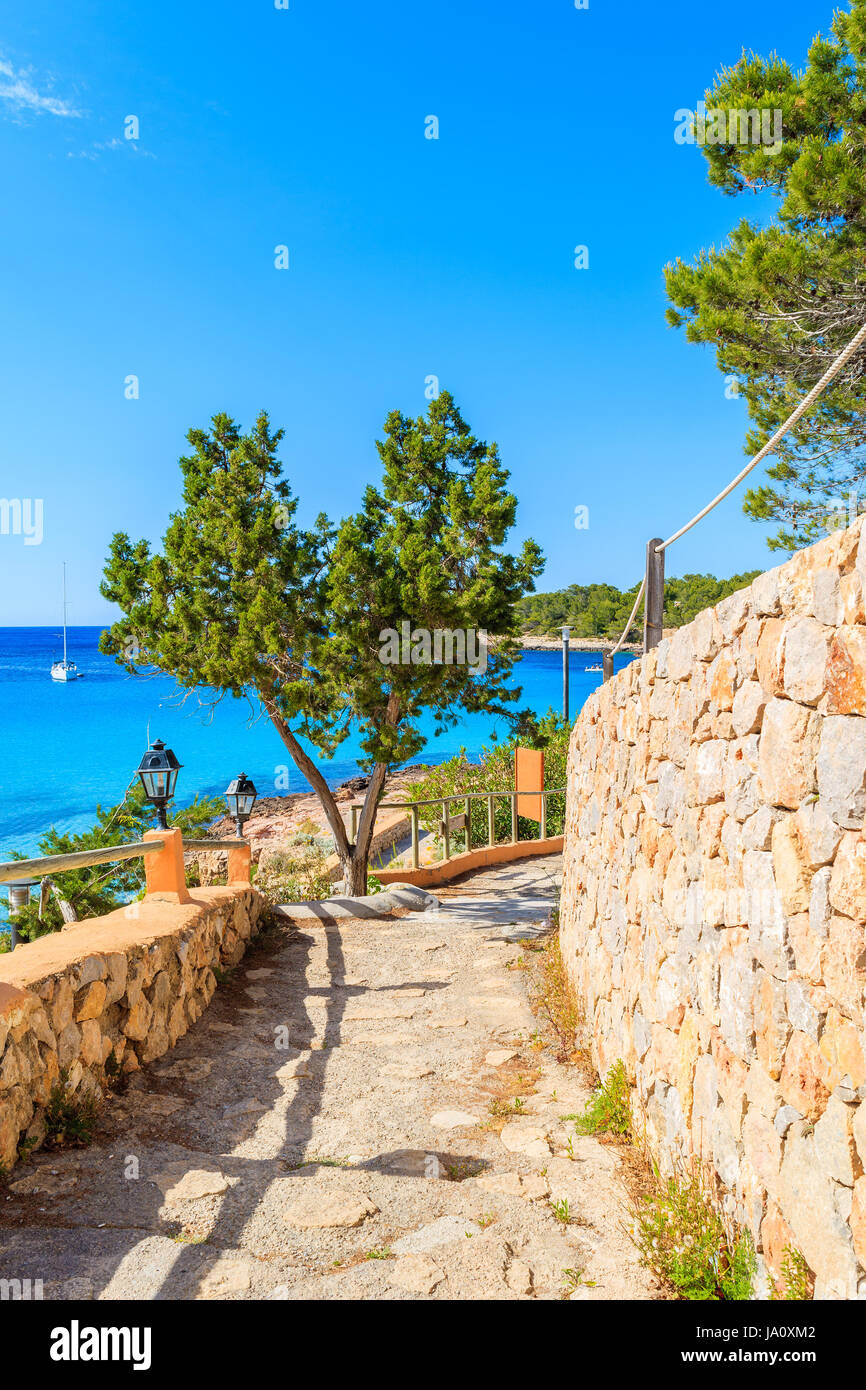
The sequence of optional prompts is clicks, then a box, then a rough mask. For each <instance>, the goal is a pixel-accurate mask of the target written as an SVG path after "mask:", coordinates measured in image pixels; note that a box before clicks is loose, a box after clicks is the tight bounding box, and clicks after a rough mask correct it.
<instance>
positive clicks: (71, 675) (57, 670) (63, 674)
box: [51, 560, 81, 681]
mask: <svg viewBox="0 0 866 1390" xmlns="http://www.w3.org/2000/svg"><path fill="white" fill-rule="evenodd" d="M80 675H81V672H80V671H79V669H78V667H77V666H76V664H75V662H74V661H70V660H69V659H68V658H67V655H66V561H65V560H64V562H63V660H62V661H55V662H54V664H53V666H52V667H51V679H52V680H53V681H75V680H78V678H79V676H80Z"/></svg>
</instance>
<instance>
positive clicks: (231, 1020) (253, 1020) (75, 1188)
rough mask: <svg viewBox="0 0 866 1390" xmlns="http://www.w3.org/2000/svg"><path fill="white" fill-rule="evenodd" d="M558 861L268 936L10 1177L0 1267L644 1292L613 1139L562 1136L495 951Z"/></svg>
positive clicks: (313, 1283)
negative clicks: (510, 1104)
mask: <svg viewBox="0 0 866 1390" xmlns="http://www.w3.org/2000/svg"><path fill="white" fill-rule="evenodd" d="M559 867H560V864H559V860H558V858H556V857H551V858H548V859H539V860H534V861H525V862H524V863H522V864H518V865H514V866H504V867H503V868H501V869H499V870H497V871H494V872H487V873H479V874H477V875H474V876H467V879H466V880H465V881H464V883H463V884H461V885H460V886H459V887H456V888H454V889H452V890H451V892H450V894H449V895H447V896H446V897H445V898H443V901H442V903H441V905H440V907H439V908H438V909H433V910H432V911H429V912H425V913H423V914H409V915H406V916H404V917H402V918H399V919H391V920H383V921H375V922H369V921H365V922H361V921H355V920H352V921H348V922H341V923H339V924H334V925H333V926H328V925H320V924H316V925H314V926H310V927H309V928H307V927H306V926H305V927H304V928H303V929H301V930H293V931H290V932H286V933H283V932H281V931H278V932H276V933H273V934H271V936H270V939H265V940H264V941H263V943H262V944H261V945H260V946H259V948H258V949H254V950H253V951H252V952H251V953H250V954H248V956H247V957H246V958H245V959H244V961H242V962H241V964H240V965H239V966H238V968H237V969H236V971H234V972H233V974H232V976H231V978H230V979H229V980H227V981H226V982H225V983H224V985H222V986H221V988H220V989H219V990H218V991H217V994H216V996H215V998H214V1000H213V1002H212V1004H211V1007H210V1008H209V1010H208V1011H207V1013H206V1014H205V1015H204V1017H203V1018H202V1019H201V1020H200V1022H199V1023H198V1024H197V1025H196V1027H195V1028H193V1029H192V1031H191V1032H190V1033H189V1034H188V1035H187V1036H186V1038H184V1039H183V1040H182V1041H181V1043H180V1044H179V1045H178V1046H177V1047H176V1048H175V1049H174V1050H173V1051H172V1052H171V1053H169V1054H167V1055H166V1056H165V1057H164V1058H163V1059H161V1061H160V1062H158V1063H155V1064H154V1065H153V1066H151V1067H149V1068H147V1069H146V1071H145V1072H142V1073H140V1074H139V1075H137V1076H136V1077H134V1078H133V1079H132V1082H131V1084H130V1085H129V1086H128V1087H127V1089H126V1090H125V1091H124V1092H123V1093H122V1094H118V1095H115V1096H112V1097H111V1098H110V1100H109V1101H108V1102H107V1104H106V1107H105V1109H104V1111H103V1115H102V1120H101V1126H102V1128H101V1132H100V1133H99V1135H98V1137H97V1140H96V1142H94V1143H93V1144H92V1145H91V1146H90V1147H88V1148H85V1149H78V1150H62V1151H59V1152H54V1153H39V1154H37V1155H35V1156H34V1157H33V1159H32V1160H31V1161H29V1162H25V1163H21V1164H20V1165H19V1166H18V1167H16V1169H15V1170H14V1172H13V1173H12V1174H11V1175H10V1178H9V1179H8V1181H7V1182H6V1184H5V1185H3V1186H0V1277H2V1278H19V1279H24V1278H31V1279H42V1280H43V1284H44V1296H45V1298H53V1299H64V1298H82V1297H83V1298H97V1299H120V1298H137V1299H202V1298H206V1299H279V1300H304V1299H316V1300H319V1299H410V1298H419V1299H437V1300H442V1299H461V1300H464V1299H465V1300H469V1299H533V1298H536V1299H559V1298H563V1297H569V1298H571V1299H574V1300H584V1299H585V1300H589V1301H592V1300H598V1299H617V1298H628V1299H646V1298H657V1297H659V1292H658V1289H657V1287H656V1285H655V1284H654V1281H653V1280H652V1278H651V1276H650V1275H649V1274H648V1272H647V1271H645V1270H644V1269H642V1268H641V1267H640V1265H639V1264H638V1262H637V1256H636V1253H635V1250H634V1247H633V1245H632V1243H631V1241H630V1240H629V1237H628V1235H627V1233H626V1229H625V1227H626V1224H627V1220H628V1216H627V1200H626V1194H625V1190H624V1187H623V1183H622V1168H621V1162H622V1159H621V1151H620V1150H618V1149H617V1147H616V1146H613V1145H605V1144H603V1143H601V1142H599V1141H598V1140H596V1139H594V1138H575V1137H574V1133H573V1125H572V1124H571V1122H570V1121H569V1120H568V1119H567V1116H568V1115H569V1114H574V1113H575V1111H578V1110H581V1109H582V1107H583V1104H584V1102H585V1100H586V1098H587V1094H588V1093H587V1090H586V1087H585V1085H584V1084H582V1082H581V1080H580V1077H579V1075H578V1073H577V1072H576V1070H575V1069H574V1068H573V1067H570V1066H568V1065H565V1064H562V1063H560V1062H558V1061H557V1060H556V1056H555V1053H554V1051H553V1049H552V1048H549V1047H545V1046H544V1045H543V1041H542V1039H541V1038H540V1037H539V1035H538V1031H537V1030H538V1026H539V1025H538V1022H537V1020H536V1019H535V1017H534V1015H533V1013H532V1011H531V1009H530V1007H529V1004H528V1001H527V997H526V982H525V980H526V977H525V972H523V971H522V970H515V969H509V965H510V964H513V963H514V961H515V960H516V959H517V957H518V956H519V953H520V951H521V946H520V941H521V939H522V938H526V937H534V936H539V935H542V934H543V933H544V932H545V931H546V930H548V928H547V926H546V918H547V916H548V913H549V908H550V903H551V899H552V896H553V893H554V887H555V883H556V882H557V880H558V874H559ZM516 1090H521V1091H522V1092H523V1095H524V1100H523V1108H522V1111H521V1112H519V1113H516V1114H511V1115H507V1116H505V1117H503V1116H498V1117H497V1116H495V1115H492V1114H491V1108H490V1107H491V1104H492V1103H495V1102H496V1101H497V1100H499V1102H500V1105H501V1103H502V1098H503V1096H505V1097H510V1096H512V1095H513V1094H514V1093H515V1091H516ZM554 1203H557V1204H559V1205H558V1212H559V1218H563V1217H565V1218H567V1219H559V1218H558V1216H557V1211H556V1210H555V1209H554V1206H553V1205H552V1204H554ZM563 1203H566V1204H567V1206H564V1205H563Z"/></svg>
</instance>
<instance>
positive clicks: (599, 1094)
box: [575, 1062, 631, 1134]
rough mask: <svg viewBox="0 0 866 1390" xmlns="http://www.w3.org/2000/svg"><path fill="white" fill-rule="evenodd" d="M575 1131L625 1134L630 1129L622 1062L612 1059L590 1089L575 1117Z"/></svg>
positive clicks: (626, 1079) (624, 1073) (627, 1095)
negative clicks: (606, 1070)
mask: <svg viewBox="0 0 866 1390" xmlns="http://www.w3.org/2000/svg"><path fill="white" fill-rule="evenodd" d="M575 1128H576V1130H577V1132H578V1134H628V1132H629V1130H630V1129H631V1110H630V1107H629V1091H628V1076H627V1074H626V1070H625V1064H624V1063H623V1062H614V1064H613V1066H612V1067H611V1069H610V1071H609V1072H608V1074H607V1076H606V1077H605V1079H604V1081H602V1082H601V1083H600V1084H599V1085H598V1086H597V1087H596V1089H595V1090H594V1091H593V1093H592V1097H591V1099H590V1100H589V1101H588V1102H587V1105H586V1108H585V1110H584V1112H583V1114H582V1115H578V1116H576V1117H575Z"/></svg>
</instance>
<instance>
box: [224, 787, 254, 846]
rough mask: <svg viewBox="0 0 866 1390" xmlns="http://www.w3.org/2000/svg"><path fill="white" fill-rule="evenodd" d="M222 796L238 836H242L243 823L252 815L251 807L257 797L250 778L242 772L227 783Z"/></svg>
mask: <svg viewBox="0 0 866 1390" xmlns="http://www.w3.org/2000/svg"><path fill="white" fill-rule="evenodd" d="M223 795H224V796H225V799H226V801H227V803H228V808H229V815H230V816H234V820H235V825H236V826H237V829H238V834H239V835H243V833H244V822H245V821H248V820H249V818H250V816H251V815H252V810H253V806H254V805H255V801H256V797H257V796H258V792H257V791H256V789H255V787H254V786H253V781H252V778H251V777H248V776H247V774H246V773H245V772H242V773H241V774H240V776H238V777H236V778H235V779H234V781H233V782H229V784H228V786H227V787H226V789H225V791H224V793H223Z"/></svg>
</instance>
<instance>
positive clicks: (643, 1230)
mask: <svg viewBox="0 0 866 1390" xmlns="http://www.w3.org/2000/svg"><path fill="white" fill-rule="evenodd" d="M632 1215H633V1217H634V1239H635V1242H636V1244H637V1247H638V1249H639V1250H640V1253H641V1259H642V1261H643V1263H644V1264H646V1265H648V1266H649V1268H650V1269H652V1270H653V1271H654V1272H655V1273H656V1274H658V1275H660V1276H661V1277H662V1278H663V1279H665V1280H667V1282H668V1283H669V1284H672V1285H673V1287H674V1288H675V1289H676V1290H677V1292H678V1293H679V1295H680V1297H681V1298H685V1299H690V1300H693V1301H697V1302H702V1301H706V1300H709V1299H724V1300H726V1301H737V1302H739V1301H743V1300H747V1299H749V1298H751V1296H752V1281H753V1279H754V1276H755V1271H756V1269H757V1261H756V1258H755V1248H754V1245H753V1243H752V1237H751V1235H750V1234H749V1232H748V1231H742V1232H740V1233H739V1234H738V1235H736V1236H734V1237H730V1236H729V1235H728V1233H727V1231H726V1229H725V1226H724V1223H723V1221H722V1219H721V1217H720V1216H719V1214H718V1212H717V1211H716V1210H715V1208H714V1207H713V1205H712V1203H711V1202H710V1201H709V1198H708V1197H707V1195H706V1193H705V1191H704V1188H703V1186H702V1184H701V1181H700V1178H699V1177H698V1176H697V1174H691V1175H690V1176H689V1177H688V1178H686V1179H683V1178H669V1179H668V1181H667V1182H666V1183H664V1184H660V1185H659V1189H658V1191H657V1192H654V1193H652V1194H651V1195H650V1196H648V1197H645V1198H644V1199H643V1202H642V1204H641V1205H640V1206H639V1207H638V1208H637V1209H635V1210H634V1211H633V1212H632Z"/></svg>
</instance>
